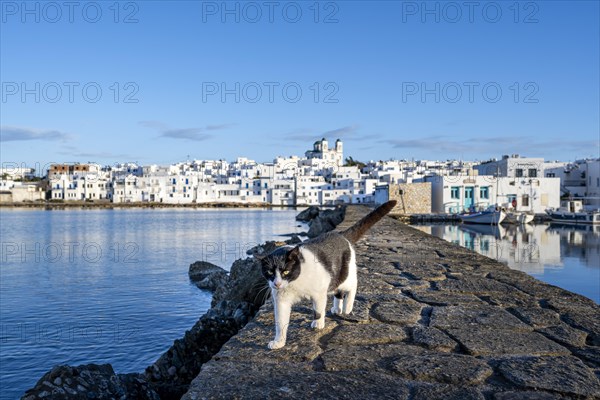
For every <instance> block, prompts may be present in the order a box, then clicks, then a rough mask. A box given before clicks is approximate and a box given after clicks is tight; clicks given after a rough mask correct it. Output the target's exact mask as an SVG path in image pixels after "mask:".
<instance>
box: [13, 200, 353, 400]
mask: <svg viewBox="0 0 600 400" xmlns="http://www.w3.org/2000/svg"><path fill="white" fill-rule="evenodd" d="M336 210H337V211H336ZM336 210H328V211H326V212H324V213H321V212H320V211H319V210H318V209H317V210H316V213H315V215H313V216H311V218H310V220H311V221H312V222H311V224H310V225H311V230H310V231H311V234H314V235H318V234H320V233H322V232H326V231H328V230H331V229H334V228H335V225H334V222H333V221H338V223H339V222H341V221H342V220H343V214H342V213H343V212H344V211H345V209H344V208H337V209H336ZM300 242H301V240H300V239H299V238H298V237H297V236H292V238H291V239H289V240H286V241H284V242H273V241H269V242H266V243H265V244H263V245H260V246H257V247H255V248H253V249H250V250H249V251H248V253H249V255H252V254H254V253H257V252H258V253H265V252H266V253H269V252H271V251H272V250H274V249H275V248H276V247H279V246H283V245H286V244H297V243H300ZM188 273H189V277H190V280H191V281H192V282H194V283H195V284H196V285H197V286H198V287H199V288H201V289H206V290H211V291H213V292H214V293H213V299H212V302H211V308H210V309H209V310H208V311H207V312H206V314H204V315H203V316H202V317H200V319H199V320H198V322H196V324H194V326H193V327H192V328H191V329H190V330H188V331H186V332H185V335H184V337H183V338H181V339H178V340H176V341H175V342H174V343H173V345H172V346H171V347H170V348H169V350H167V351H166V352H165V353H164V354H163V355H162V356H161V357H160V358H159V359H158V360H157V361H156V362H155V363H154V364H152V365H151V366H149V367H148V368H146V371H145V372H144V373H139V374H138V373H132V374H117V373H115V372H114V370H113V368H112V366H111V365H110V364H104V365H97V364H87V365H80V366H68V365H59V366H56V367H55V368H53V369H52V370H51V371H49V372H48V373H46V374H44V376H43V377H42V378H40V380H39V381H38V382H37V384H36V385H35V386H34V387H33V388H32V389H30V390H28V391H27V392H26V393H25V395H24V396H23V399H26V400H34V399H87V398H95V399H107V400H108V399H140V400H146V399H147V400H158V399H161V400H171V399H180V398H181V396H182V395H183V394H184V393H185V392H186V391H187V390H188V387H189V384H190V382H191V381H192V380H193V379H194V378H195V377H196V376H197V375H198V373H199V372H200V368H201V367H202V365H203V364H204V363H206V362H207V361H209V360H210V359H211V358H212V356H213V355H214V354H216V353H217V352H218V351H219V350H220V348H221V346H222V345H223V344H224V343H226V342H227V341H228V340H229V339H230V338H231V337H232V336H234V335H235V334H236V333H237V332H238V331H239V330H240V329H241V328H242V327H244V326H245V325H246V324H247V323H248V321H249V320H251V319H252V318H253V317H254V315H255V314H256V312H257V311H258V309H259V308H260V307H261V306H262V305H263V304H264V302H265V300H266V298H267V297H268V295H269V294H270V293H269V291H268V290H267V289H268V287H267V285H266V281H265V279H264V278H263V276H262V274H261V267H260V263H259V262H256V261H255V259H254V258H252V257H249V258H246V259H239V260H237V261H235V262H234V263H233V265H232V266H231V270H230V272H229V273H227V271H225V270H224V269H223V268H220V267H218V266H216V265H213V264H211V263H208V262H204V261H198V262H195V263H193V264H192V265H190V268H189V271H188Z"/></svg>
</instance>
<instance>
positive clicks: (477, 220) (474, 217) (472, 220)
mask: <svg viewBox="0 0 600 400" xmlns="http://www.w3.org/2000/svg"><path fill="white" fill-rule="evenodd" d="M459 218H460V220H461V221H462V222H463V223H465V224H487V225H498V224H499V223H501V222H502V221H503V220H504V218H506V213H505V212H504V211H503V210H502V209H501V208H499V207H495V206H492V207H490V208H488V209H487V210H485V211H479V212H475V213H470V214H460V215H459Z"/></svg>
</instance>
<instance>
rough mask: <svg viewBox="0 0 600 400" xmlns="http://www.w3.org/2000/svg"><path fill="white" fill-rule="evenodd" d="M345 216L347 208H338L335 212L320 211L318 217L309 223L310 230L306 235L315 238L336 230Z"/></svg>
mask: <svg viewBox="0 0 600 400" xmlns="http://www.w3.org/2000/svg"><path fill="white" fill-rule="evenodd" d="M345 215H346V206H336V208H335V209H333V210H323V211H320V212H319V215H318V216H317V217H315V218H313V219H312V220H310V221H309V223H308V225H309V230H308V232H307V234H306V235H307V236H308V237H309V238H315V237H317V236H319V235H321V234H323V233H325V232H329V231H332V230H334V229H335V227H336V226H338V225H339V224H340V223H341V222H342V221H343V220H344V216H345Z"/></svg>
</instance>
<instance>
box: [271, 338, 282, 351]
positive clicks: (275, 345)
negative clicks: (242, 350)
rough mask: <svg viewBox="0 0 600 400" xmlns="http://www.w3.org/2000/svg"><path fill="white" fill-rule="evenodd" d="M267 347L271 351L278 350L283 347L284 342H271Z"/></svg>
mask: <svg viewBox="0 0 600 400" xmlns="http://www.w3.org/2000/svg"><path fill="white" fill-rule="evenodd" d="M268 346H269V349H271V350H277V349H280V348H282V347H283V346H285V340H271V341H270V342H269V345H268Z"/></svg>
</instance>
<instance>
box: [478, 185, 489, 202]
mask: <svg viewBox="0 0 600 400" xmlns="http://www.w3.org/2000/svg"><path fill="white" fill-rule="evenodd" d="M479 198H480V199H489V198H490V188H489V187H487V186H486V187H482V188H479Z"/></svg>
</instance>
